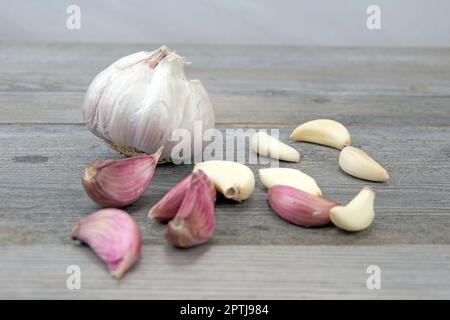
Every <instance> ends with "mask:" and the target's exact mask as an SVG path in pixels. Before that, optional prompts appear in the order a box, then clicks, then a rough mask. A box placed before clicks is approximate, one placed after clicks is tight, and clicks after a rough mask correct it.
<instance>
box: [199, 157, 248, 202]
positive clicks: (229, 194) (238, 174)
mask: <svg viewBox="0 0 450 320" xmlns="http://www.w3.org/2000/svg"><path fill="white" fill-rule="evenodd" d="M198 170H202V171H204V172H205V173H206V175H207V176H208V178H209V179H211V181H212V182H213V183H214V185H215V187H216V190H217V191H218V192H220V193H222V194H223V195H224V196H225V198H227V199H232V200H235V201H238V202H240V201H243V200H246V199H248V198H250V196H251V195H252V193H253V191H254V190H255V175H254V174H253V171H252V170H251V169H250V168H249V167H247V166H246V165H244V164H242V163H238V162H234V161H225V160H210V161H205V162H199V163H197V164H196V165H195V167H194V170H193V171H194V172H196V171H198Z"/></svg>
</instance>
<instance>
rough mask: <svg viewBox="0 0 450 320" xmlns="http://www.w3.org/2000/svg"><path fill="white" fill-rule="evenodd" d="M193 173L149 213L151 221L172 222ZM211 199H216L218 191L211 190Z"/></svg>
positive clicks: (170, 191) (171, 190)
mask: <svg viewBox="0 0 450 320" xmlns="http://www.w3.org/2000/svg"><path fill="white" fill-rule="evenodd" d="M192 175H193V174H192V173H191V174H190V175H188V176H187V177H185V178H184V179H183V180H181V181H180V182H178V183H177V184H176V185H175V186H174V187H173V188H172V189H170V190H169V192H167V193H166V194H165V195H164V196H163V197H162V198H161V199H160V200H159V201H158V202H157V203H156V204H155V205H154V206H153V207H152V208H151V209H150V210H149V212H148V217H149V218H150V219H154V220H158V221H169V220H172V219H173V218H174V217H175V215H176V214H177V211H178V209H179V208H180V206H181V203H182V202H183V199H184V197H185V195H186V192H187V190H188V189H189V186H190V185H191V181H192ZM210 192H211V197H212V198H215V197H216V189H215V188H212V189H210Z"/></svg>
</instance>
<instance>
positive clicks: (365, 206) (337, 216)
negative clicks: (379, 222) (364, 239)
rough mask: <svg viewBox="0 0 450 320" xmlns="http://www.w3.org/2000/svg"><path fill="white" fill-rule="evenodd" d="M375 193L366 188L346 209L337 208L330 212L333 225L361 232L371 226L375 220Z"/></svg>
mask: <svg viewBox="0 0 450 320" xmlns="http://www.w3.org/2000/svg"><path fill="white" fill-rule="evenodd" d="M374 201H375V192H374V191H373V190H372V189H370V188H368V187H365V188H363V189H362V190H361V191H360V192H359V193H358V195H357V196H356V197H355V198H353V200H352V201H350V203H349V204H347V205H346V206H345V207H343V206H337V207H334V208H332V209H331V210H330V219H331V221H332V222H333V224H334V225H335V226H336V227H338V228H340V229H343V230H346V231H361V230H364V229H366V228H367V227H369V226H370V224H371V223H372V222H373V219H374V218H375V211H374V208H373V206H374Z"/></svg>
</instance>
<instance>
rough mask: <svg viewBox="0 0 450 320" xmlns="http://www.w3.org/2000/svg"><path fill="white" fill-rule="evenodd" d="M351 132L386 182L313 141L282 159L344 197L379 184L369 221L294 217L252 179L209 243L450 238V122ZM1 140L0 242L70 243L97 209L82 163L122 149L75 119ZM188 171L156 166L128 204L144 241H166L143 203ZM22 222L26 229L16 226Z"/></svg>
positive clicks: (284, 133) (222, 214) (220, 210)
mask: <svg viewBox="0 0 450 320" xmlns="http://www.w3.org/2000/svg"><path fill="white" fill-rule="evenodd" d="M350 132H351V134H352V135H353V136H354V137H355V138H354V143H355V144H356V145H359V146H361V147H362V148H364V149H365V150H367V151H368V152H369V153H372V154H373V155H374V157H375V158H377V159H379V160H380V162H381V163H382V164H383V165H384V166H385V167H386V168H387V170H388V171H389V172H390V173H391V180H390V181H388V182H387V183H382V184H380V183H371V182H367V181H363V180H359V179H356V178H353V177H350V176H348V175H346V174H345V173H343V172H342V171H340V169H339V168H338V165H337V157H338V154H339V153H338V151H337V150H334V149H331V148H326V147H321V146H317V145H313V144H306V143H298V142H290V145H292V146H293V147H295V148H296V149H298V150H299V151H300V153H301V155H302V159H301V162H300V163H298V164H288V163H280V165H281V166H284V167H293V168H298V169H301V170H303V171H304V172H305V173H307V174H310V175H311V176H313V177H314V178H315V179H316V180H317V182H318V184H319V186H320V187H321V188H322V191H323V192H324V194H325V196H326V197H328V198H330V199H334V200H337V201H339V202H341V203H346V202H347V201H349V200H350V199H351V198H353V196H354V195H356V193H357V192H358V191H359V190H360V189H361V188H362V187H363V186H366V185H370V186H372V187H373V188H375V190H376V191H377V194H378V199H377V203H376V205H377V219H376V220H375V224H374V225H373V226H372V227H371V228H370V229H369V230H367V231H365V232H361V233H357V234H351V235H350V234H347V233H343V232H341V231H339V230H337V229H336V228H333V227H326V228H320V229H305V228H299V227H297V226H294V225H291V224H289V223H287V222H285V221H283V220H281V219H279V218H278V217H277V216H276V215H275V214H274V213H273V212H272V210H271V209H270V208H269V206H268V204H267V202H266V190H265V188H264V187H263V186H262V184H261V183H260V182H259V179H258V178H257V187H256V191H255V193H254V195H253V196H252V197H251V198H250V199H249V200H248V201H245V202H242V203H240V204H236V203H234V202H230V201H227V200H225V199H219V201H218V205H217V228H216V235H215V237H214V240H213V243H214V244H217V245H230V244H236V245H237V244H252V245H256V244H285V245H286V244H292V245H293V244H299V245H300V244H308V245H318V244H329V245H332V244H336V245H342V244H353V245H359V244H361V245H362V244H372V245H381V244H401V243H403V244H450V219H449V218H450V216H449V215H450V212H449V210H448V208H449V207H450V199H449V197H448V194H449V192H450V183H449V181H448V176H449V175H450V163H449V162H448V161H445V159H447V158H448V156H449V151H450V129H448V128H438V129H430V128H425V129H424V128H409V129H405V128H402V129H398V128H370V129H368V128H359V127H350ZM289 133H290V130H288V129H281V131H280V138H281V139H282V140H283V141H288V139H287V137H288V135H289ZM0 142H1V144H2V145H3V150H2V154H1V155H0V161H1V162H2V163H3V166H2V168H1V172H0V174H1V176H2V179H1V181H0V188H1V193H0V202H1V203H3V206H2V210H1V212H2V215H3V217H4V219H3V220H4V221H5V222H6V221H7V223H3V224H0V243H9V244H33V243H35V242H38V243H47V244H52V243H55V242H58V243H67V235H68V234H69V232H70V230H71V228H72V226H73V225H74V224H75V223H76V222H77V221H78V220H79V219H80V218H81V217H83V216H85V215H86V214H88V213H90V212H93V211H94V210H96V209H97V208H98V207H97V206H96V205H95V204H94V203H93V202H92V201H90V199H89V198H88V197H87V196H86V194H85V192H84V190H83V187H82V185H81V183H80V176H81V173H82V172H83V169H84V167H85V166H86V165H87V164H88V163H89V162H92V161H94V160H96V159H108V158H114V157H119V155H118V154H116V153H114V152H113V151H111V150H110V149H109V148H108V147H107V146H105V144H104V143H103V142H101V141H100V140H99V139H97V138H95V137H94V136H93V135H92V134H91V133H90V132H89V131H88V130H87V129H86V128H85V127H84V126H78V125H74V126H67V125H66V126H63V125H60V126H23V125H9V126H0ZM227 154H230V152H229V150H228V153H227ZM227 156H228V155H227ZM436 163H439V166H440V167H439V170H436ZM265 166H267V165H265ZM260 167H263V165H258V164H256V165H251V168H252V169H253V171H254V172H255V174H257V169H258V168H260ZM190 170H191V166H190V165H184V166H175V165H160V166H158V170H157V173H156V175H155V177H154V180H153V183H152V185H151V187H150V188H149V189H148V190H147V192H146V194H145V196H144V197H143V198H142V199H140V200H139V201H138V202H137V203H135V204H133V205H132V206H130V207H128V208H127V211H129V212H130V213H131V214H132V215H133V217H134V218H136V220H137V221H138V222H139V223H140V224H141V225H142V226H143V228H144V230H145V231H144V232H143V237H144V243H146V244H163V243H165V239H164V237H163V234H164V231H165V226H164V225H161V224H159V223H154V222H151V221H149V220H148V219H147V217H146V214H147V211H148V209H149V208H150V207H151V206H152V204H154V203H156V202H157V200H159V199H160V198H161V197H162V195H163V194H164V193H165V192H167V191H168V190H169V189H170V188H171V187H172V186H173V185H175V184H176V183H177V182H178V181H180V180H181V178H182V177H184V176H185V175H187V174H188V173H189V171H190ZM24 229H25V230H27V232H25V233H24V232H21V230H24Z"/></svg>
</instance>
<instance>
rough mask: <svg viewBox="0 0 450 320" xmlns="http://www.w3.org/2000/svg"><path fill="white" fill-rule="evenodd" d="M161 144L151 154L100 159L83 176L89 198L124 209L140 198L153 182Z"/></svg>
mask: <svg viewBox="0 0 450 320" xmlns="http://www.w3.org/2000/svg"><path fill="white" fill-rule="evenodd" d="M161 152H162V147H161V148H159V150H158V151H157V152H156V153H154V154H152V155H144V156H137V157H133V158H126V159H120V160H98V161H95V162H94V163H92V164H90V165H89V166H88V167H87V168H86V169H85V171H84V175H83V177H82V178H81V180H82V182H83V186H84V189H85V190H86V193H87V194H88V195H89V197H90V198H91V199H92V200H93V201H95V202H96V203H98V204H99V205H101V206H104V207H117V208H121V207H124V206H126V205H129V204H131V203H133V202H135V201H136V200H138V199H139V198H140V197H141V196H142V194H143V193H144V191H145V190H146V189H147V187H148V185H149V184H150V182H151V181H152V178H153V174H154V173H155V169H156V165H157V163H158V160H159V157H160V155H161Z"/></svg>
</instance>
